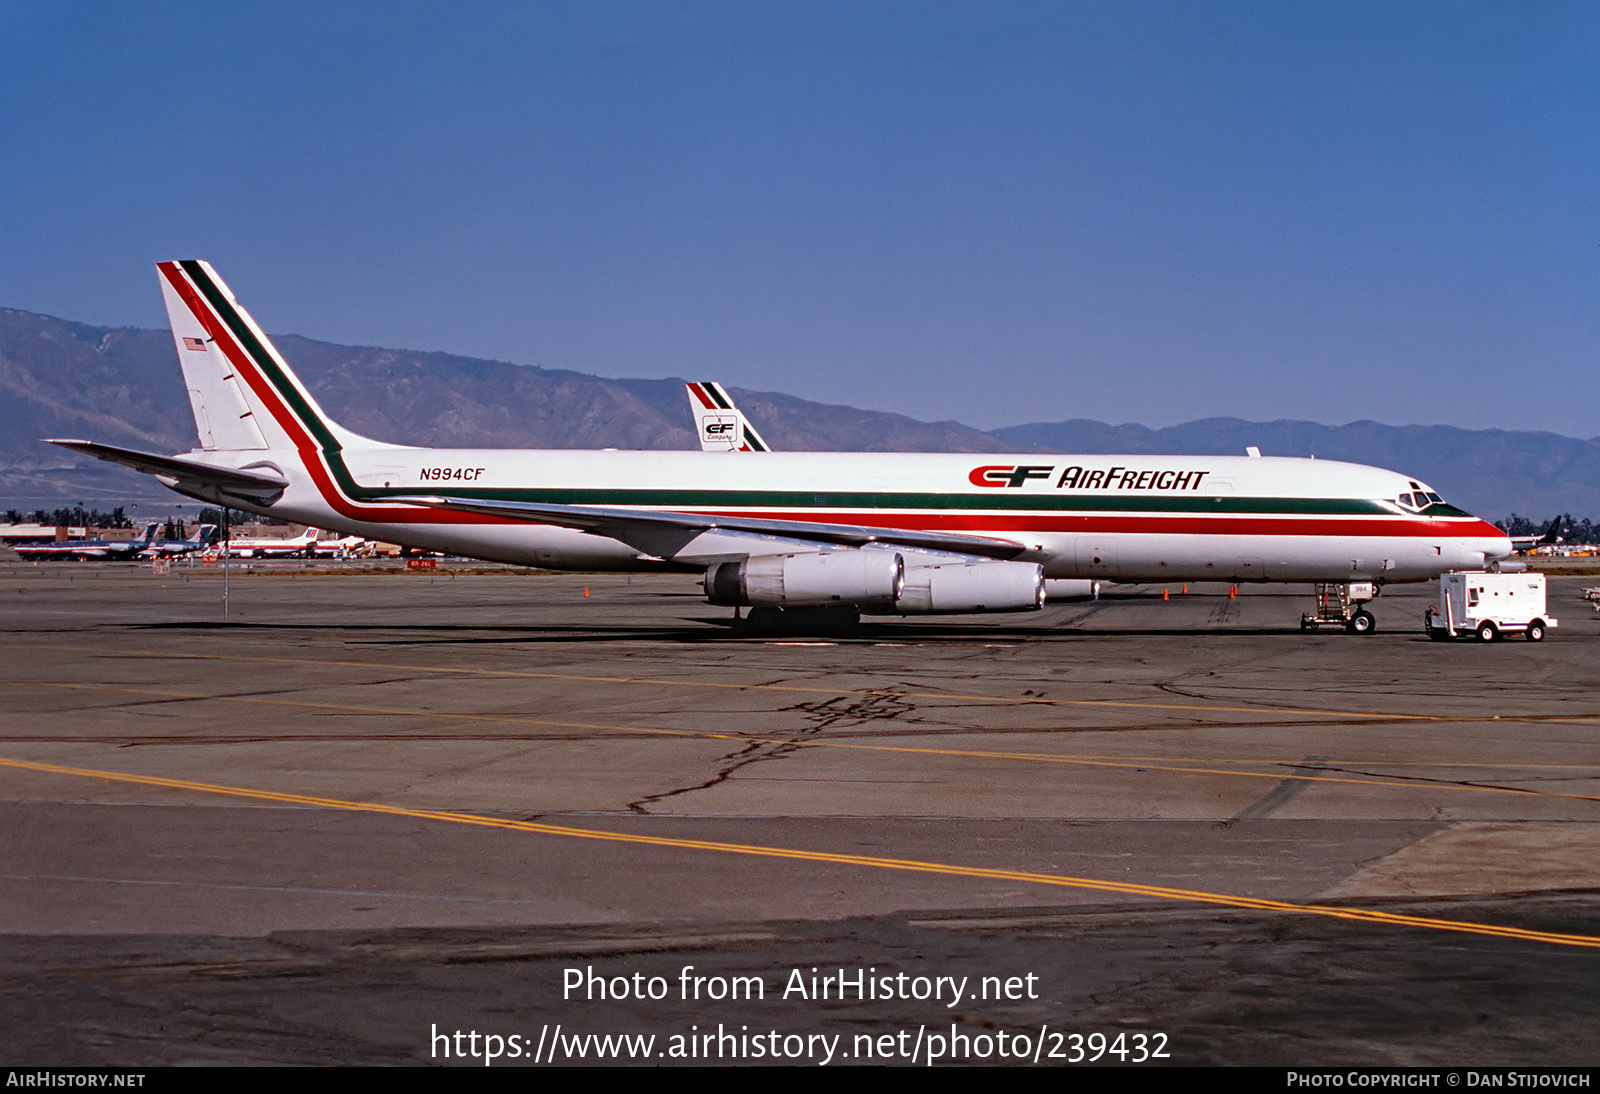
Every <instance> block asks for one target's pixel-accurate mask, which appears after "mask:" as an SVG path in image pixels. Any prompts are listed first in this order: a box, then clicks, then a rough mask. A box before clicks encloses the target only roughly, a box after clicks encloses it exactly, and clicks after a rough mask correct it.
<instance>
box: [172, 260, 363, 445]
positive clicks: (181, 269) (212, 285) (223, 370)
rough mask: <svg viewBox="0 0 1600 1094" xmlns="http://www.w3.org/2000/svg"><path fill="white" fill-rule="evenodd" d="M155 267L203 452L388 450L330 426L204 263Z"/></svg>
mask: <svg viewBox="0 0 1600 1094" xmlns="http://www.w3.org/2000/svg"><path fill="white" fill-rule="evenodd" d="M156 268H157V269H158V270H159V271H160V273H161V293H162V296H163V298H164V299H165V301H166V305H167V317H168V319H169V320H170V321H171V323H172V340H173V343H174V344H175V345H176V346H177V349H178V362H179V364H180V365H181V366H182V368H183V379H184V384H185V386H186V387H187V388H188V389H189V403H190V406H191V408H192V409H193V411H194V422H195V428H196V430H197V431H198V432H199V434H200V447H201V448H202V449H226V450H250V449H267V448H289V449H304V448H305V447H307V446H310V447H314V448H320V449H323V450H325V451H326V450H338V449H341V448H354V447H392V446H388V445H383V444H381V442H378V441H371V440H368V439H367V438H365V437H361V436H358V435H356V434H354V433H351V432H350V431H349V430H347V429H344V428H342V427H340V426H339V425H337V424H336V423H335V422H333V421H332V420H331V419H330V418H329V417H328V416H327V414H325V413H324V412H323V410H322V408H321V407H320V406H318V405H317V401H316V399H314V398H313V397H312V395H311V393H310V392H309V391H308V390H306V387H305V385H304V384H302V383H301V382H300V379H299V377H297V376H295V374H294V371H293V370H292V369H291V368H290V367H289V365H288V363H287V362H285V361H284V359H283V357H282V356H280V355H279V353H278V351H277V350H276V349H275V348H274V347H273V345H272V342H271V340H270V339H269V338H268V337H267V336H266V335H265V334H264V333H262V331H261V328H260V327H258V326H256V323H255V320H253V319H251V318H250V315H249V313H247V312H246V311H245V310H244V308H242V307H240V305H239V302H238V301H237V300H235V299H234V296H233V293H232V292H230V291H229V290H228V286H227V285H225V284H224V283H223V281H222V278H220V277H218V276H217V273H216V271H215V270H213V269H212V268H211V266H210V265H209V264H208V263H205V262H200V261H197V260H183V261H177V262H161V263H158V264H157V266H156Z"/></svg>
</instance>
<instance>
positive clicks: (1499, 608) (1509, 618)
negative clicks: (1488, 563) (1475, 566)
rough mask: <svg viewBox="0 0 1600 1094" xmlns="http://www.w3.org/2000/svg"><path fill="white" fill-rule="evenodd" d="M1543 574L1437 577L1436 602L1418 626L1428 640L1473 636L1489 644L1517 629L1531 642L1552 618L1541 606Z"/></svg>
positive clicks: (1540, 635) (1478, 573)
mask: <svg viewBox="0 0 1600 1094" xmlns="http://www.w3.org/2000/svg"><path fill="white" fill-rule="evenodd" d="M1544 591H1545V590H1544V575H1543V574H1538V573H1489V572H1487V571H1483V570H1468V571H1458V572H1454V573H1448V574H1441V575H1440V576H1439V603H1438V604H1436V605H1434V604H1430V605H1429V606H1428V611H1427V614H1426V616H1425V618H1424V620H1423V625H1424V626H1425V627H1426V628H1427V630H1428V637H1429V638H1436V639H1441V640H1442V639H1447V638H1455V637H1458V636H1464V635H1476V636H1477V637H1478V638H1480V639H1482V640H1483V641H1485V642H1492V641H1494V640H1495V639H1496V638H1499V637H1500V636H1501V635H1504V634H1516V633H1519V632H1520V633H1521V634H1523V635H1525V636H1526V637H1527V639H1528V641H1530V642H1538V641H1540V640H1541V639H1543V638H1544V635H1545V631H1546V629H1548V628H1550V627H1554V626H1555V625H1556V620H1555V619H1552V618H1551V617H1550V616H1549V615H1548V614H1547V613H1546V610H1545V596H1544Z"/></svg>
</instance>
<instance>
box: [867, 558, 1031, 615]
mask: <svg viewBox="0 0 1600 1094" xmlns="http://www.w3.org/2000/svg"><path fill="white" fill-rule="evenodd" d="M1042 607H1044V568H1043V567H1041V566H1039V565H1037V564H1035V563H1032V562H949V563H940V564H939V565H936V566H913V567H911V568H909V569H907V570H906V583H905V591H904V592H903V593H901V594H900V599H899V600H898V601H897V602H896V603H895V605H894V607H893V608H892V609H891V610H893V611H896V612H900V613H905V614H909V613H912V612H1031V611H1037V610H1038V609H1039V608H1042Z"/></svg>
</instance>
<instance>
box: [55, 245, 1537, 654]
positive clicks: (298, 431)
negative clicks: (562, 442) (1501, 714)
mask: <svg viewBox="0 0 1600 1094" xmlns="http://www.w3.org/2000/svg"><path fill="white" fill-rule="evenodd" d="M157 268H158V269H159V271H160V275H161V289H162V293H163V294H164V296H165V298H166V304H167V314H168V316H169V317H170V318H171V321H172V335H173V340H174V342H175V344H176V346H177V350H178V359H179V362H180V364H181V365H182V368H183V375H184V380H185V382H186V384H187V386H188V389H189V399H190V402H191V404H192V406H193V409H194V418H195V426H196V428H197V429H198V431H199V435H200V437H199V439H200V446H199V447H198V448H197V449H194V450H193V451H190V452H186V453H182V454H179V455H174V456H161V455H156V454H152V453H144V452H136V451H132V450H129V449H123V448H113V447H111V446H109V445H101V444H94V443H91V442H88V441H78V440H57V441H54V442H52V443H55V444H60V445H63V446H64V447H67V448H71V449H75V450H77V451H80V452H84V453H87V454H89V455H92V456H97V457H99V458H101V459H106V460H112V461H115V462H118V463H122V464H126V465H128V466H130V467H133V468H136V469H138V470H140V471H145V472H148V473H150V474H153V475H155V476H157V477H158V478H159V479H160V480H161V481H162V482H164V483H165V484H166V485H168V486H169V487H171V488H172V489H174V490H176V491H178V492H179V493H181V494H184V495H186V496H188V497H192V498H198V499H201V500H203V501H207V502H211V503H213V504H217V505H224V506H232V507H234V508H238V509H243V510H246V511H249V512H252V513H258V514H261V515H263V516H271V517H276V518H278V519H282V520H290V521H295V522H298V523H304V524H312V525H316V526H318V527H321V528H333V529H338V530H340V531H343V532H347V533H350V534H354V535H361V536H366V537H369V538H372V539H377V540H386V541H390V542H398V543H406V544H409V545H411V546H413V547H420V548H426V549H430V550H438V551H446V552H450V553H453V554H459V555H467V556H471V557H475V558H482V559H492V560H498V561H503V562H511V563H520V564H524V565H532V566H543V567H553V568H570V569H580V570H618V571H621V570H652V569H671V570H679V571H697V572H701V573H703V575H704V576H703V583H704V588H705V592H706V596H707V598H708V599H709V600H710V601H711V602H712V603H714V604H724V605H733V606H744V605H750V606H754V607H761V608H771V609H785V608H813V607H817V606H836V607H839V608H844V609H854V610H857V611H864V612H874V613H884V614H911V613H922V612H980V611H1022V610H1031V609H1036V608H1039V607H1041V606H1042V604H1043V602H1044V597H1045V581H1046V579H1047V578H1080V579H1090V580H1099V579H1107V580H1117V581H1133V582H1176V581H1206V580H1221V581H1300V582H1331V583H1357V584H1365V583H1375V584H1377V585H1380V586H1381V585H1382V584H1383V583H1386V582H1403V581H1423V580H1426V579H1429V578H1432V577H1435V576H1436V575H1438V574H1440V573H1443V572H1445V571H1447V570H1453V569H1454V570H1459V569H1483V568H1485V567H1486V566H1488V565H1491V564H1494V563H1496V562H1497V561H1498V560H1500V559H1502V558H1505V557H1506V556H1508V555H1510V554H1511V543H1510V541H1509V540H1507V539H1506V537H1505V535H1504V534H1503V533H1502V532H1501V531H1500V529H1498V528H1496V527H1494V526H1493V525H1490V524H1488V523H1485V522H1484V521H1482V520H1479V519H1478V518H1476V517H1474V516H1472V515H1470V514H1468V513H1465V512H1462V511H1461V510H1460V509H1456V508H1454V507H1452V506H1450V505H1447V504H1445V503H1444V501H1443V500H1442V499H1441V498H1440V497H1439V495H1438V494H1436V493H1435V492H1433V491H1432V490H1431V489H1429V488H1428V487H1427V486H1426V485H1424V484H1422V483H1420V482H1417V481H1416V480H1414V479H1409V478H1407V477H1406V476H1404V475H1399V474H1395V473H1394V472H1391V471H1383V470H1379V469H1378V468H1374V467H1364V466H1360V465H1357V464H1349V463H1339V462H1336V461H1333V460H1309V459H1288V458H1263V457H1259V456H1253V455H1252V456H1240V457H1225V456H1205V457H1183V456H1066V455H1059V456H1058V455H1040V454H1037V453H1035V454H1028V455H993V456H973V455H970V454H963V453H954V454H922V455H911V454H903V453H889V452H882V453H878V452H870V453H868V452H848V453H846V452H828V453H820V452H767V453H763V454H761V455H760V456H759V457H755V456H747V457H744V458H729V457H728V456H726V455H721V454H717V453H706V452H632V451H603V452H589V451H583V452H578V451H530V450H519V449H492V448H490V449H430V448H412V447H407V446H404V445H396V444H386V443H384V442H381V441H374V440H369V439H367V438H366V437H361V436H357V435H356V434H354V433H351V432H350V431H349V430H347V429H344V428H343V427H341V426H339V425H338V424H336V423H334V422H332V421H330V420H329V419H328V416H327V415H326V414H324V413H323V411H322V408H321V407H319V406H318V405H317V401H316V400H315V399H314V398H312V396H311V393H310V392H309V391H308V390H307V389H306V387H305V385H303V384H302V383H301V382H300V380H299V379H298V378H296V376H295V374H294V372H293V371H292V370H291V369H290V368H289V366H288V364H287V363H285V361H284V360H283V358H282V357H280V356H279V355H278V352H277V351H276V350H275V349H274V348H273V347H272V344H271V343H270V342H269V341H268V339H267V337H266V335H265V334H263V333H262V332H261V328H260V327H258V326H256V324H255V322H254V320H252V319H251V318H250V316H249V315H248V314H246V312H245V310H244V309H243V308H241V307H240V306H239V304H238V302H237V301H236V300H235V299H234V297H233V294H232V293H231V292H229V291H228V287H227V286H226V285H224V284H223V282H222V279H221V278H219V277H218V276H217V275H216V272H215V271H213V270H212V269H211V267H210V266H209V265H207V264H206V263H204V262H198V261H181V262H163V263H161V264H160V265H159V266H158V267H157ZM1363 614H1366V613H1363ZM1370 627H1371V616H1370V614H1366V622H1365V624H1364V625H1362V626H1359V627H1354V626H1353V629H1359V630H1365V629H1370Z"/></svg>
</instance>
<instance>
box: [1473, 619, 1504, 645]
mask: <svg viewBox="0 0 1600 1094" xmlns="http://www.w3.org/2000/svg"><path fill="white" fill-rule="evenodd" d="M1499 637H1500V631H1499V629H1498V628H1497V627H1495V625H1494V624H1493V623H1491V622H1489V621H1488V620H1487V619H1485V620H1484V621H1483V622H1482V623H1480V624H1479V625H1478V641H1480V642H1493V641H1494V640H1495V639H1496V638H1499Z"/></svg>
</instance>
